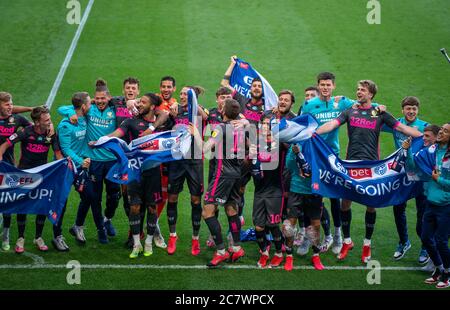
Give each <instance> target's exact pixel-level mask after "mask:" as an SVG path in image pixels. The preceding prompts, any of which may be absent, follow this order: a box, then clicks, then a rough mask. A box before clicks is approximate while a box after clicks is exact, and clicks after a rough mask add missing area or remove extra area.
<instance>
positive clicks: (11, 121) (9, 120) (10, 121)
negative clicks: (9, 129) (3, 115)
mask: <svg viewBox="0 0 450 310" xmlns="http://www.w3.org/2000/svg"><path fill="white" fill-rule="evenodd" d="M14 120H15V119H14V116H11V117H10V118H8V123H9V124H13V123H14Z"/></svg>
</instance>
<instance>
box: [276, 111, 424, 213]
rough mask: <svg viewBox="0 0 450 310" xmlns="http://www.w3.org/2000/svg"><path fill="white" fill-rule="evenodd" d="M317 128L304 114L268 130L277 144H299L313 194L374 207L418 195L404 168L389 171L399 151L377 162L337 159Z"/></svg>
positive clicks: (394, 203)
mask: <svg viewBox="0 0 450 310" xmlns="http://www.w3.org/2000/svg"><path fill="white" fill-rule="evenodd" d="M317 127H318V123H317V121H316V120H315V119H314V117H312V116H311V115H310V114H305V115H301V116H298V117H296V118H294V119H292V120H290V121H288V120H285V119H282V120H281V122H280V124H279V125H278V126H277V125H275V126H273V129H272V132H273V133H274V135H275V137H278V139H279V141H280V142H286V143H300V144H302V152H303V154H304V156H305V158H306V161H307V162H308V163H309V164H310V165H311V169H312V176H311V189H312V192H313V193H315V194H319V195H321V196H324V197H330V198H344V199H348V200H352V201H356V202H359V203H361V204H364V205H367V206H371V207H375V208H378V207H387V206H392V205H397V204H400V203H403V202H405V201H407V200H408V199H411V198H412V197H414V196H415V194H416V193H417V192H418V186H419V183H416V182H414V181H410V180H409V179H408V177H407V175H406V171H405V167H404V165H401V169H398V170H399V171H396V170H394V169H392V167H393V164H394V162H395V160H397V159H398V158H401V156H399V155H400V152H402V149H399V150H397V151H396V152H395V153H393V154H392V155H390V156H389V157H387V158H386V159H383V160H378V161H364V160H341V159H339V157H338V156H337V155H336V154H335V153H334V152H333V151H332V150H331V149H330V147H329V146H328V145H327V144H326V142H325V141H324V140H323V139H322V138H321V137H320V136H319V135H316V134H314V131H315V130H316V128H317Z"/></svg>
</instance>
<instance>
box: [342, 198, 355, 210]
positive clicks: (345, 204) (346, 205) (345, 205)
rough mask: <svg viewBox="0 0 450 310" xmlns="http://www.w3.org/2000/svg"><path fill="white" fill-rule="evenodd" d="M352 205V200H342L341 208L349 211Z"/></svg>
mask: <svg viewBox="0 0 450 310" xmlns="http://www.w3.org/2000/svg"><path fill="white" fill-rule="evenodd" d="M351 206H352V202H351V201H350V200H342V204H341V210H342V211H348V210H350V208H351Z"/></svg>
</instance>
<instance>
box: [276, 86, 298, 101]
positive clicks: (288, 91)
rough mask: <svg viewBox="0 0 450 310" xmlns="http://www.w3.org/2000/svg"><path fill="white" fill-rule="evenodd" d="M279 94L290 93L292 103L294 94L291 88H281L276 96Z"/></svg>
mask: <svg viewBox="0 0 450 310" xmlns="http://www.w3.org/2000/svg"><path fill="white" fill-rule="evenodd" d="M281 95H291V101H292V103H293V104H294V103H295V94H294V92H293V91H292V90H289V89H283V90H281V91H280V92H279V93H278V97H280V96H281Z"/></svg>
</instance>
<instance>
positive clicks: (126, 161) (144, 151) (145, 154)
mask: <svg viewBox="0 0 450 310" xmlns="http://www.w3.org/2000/svg"><path fill="white" fill-rule="evenodd" d="M191 138H192V137H191V135H190V133H189V132H188V131H187V129H186V128H180V129H179V130H177V131H175V130H169V131H164V132H159V133H154V134H151V135H147V136H143V137H140V138H137V139H134V140H132V141H131V142H130V143H129V144H126V143H125V142H124V141H123V140H122V139H119V138H116V137H107V136H104V137H101V138H100V139H99V140H98V141H97V143H96V144H95V145H94V147H102V148H105V149H107V150H109V151H110V152H112V153H113V154H114V155H115V156H116V157H117V163H116V164H115V165H114V166H113V167H111V169H110V170H109V172H108V174H107V176H106V178H107V179H108V180H110V181H111V182H115V183H119V184H128V183H130V182H132V181H136V180H140V175H141V171H142V170H143V169H150V168H153V167H156V166H158V165H159V164H161V163H164V162H169V161H173V160H179V159H182V158H183V157H184V156H185V155H186V153H187V152H188V151H189V148H190V144H191Z"/></svg>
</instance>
